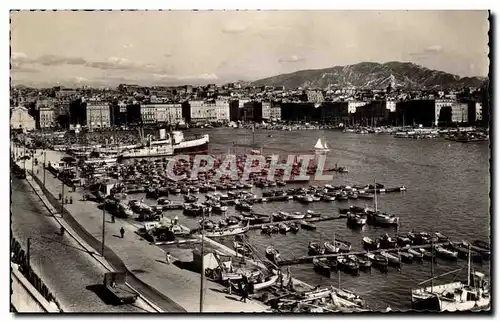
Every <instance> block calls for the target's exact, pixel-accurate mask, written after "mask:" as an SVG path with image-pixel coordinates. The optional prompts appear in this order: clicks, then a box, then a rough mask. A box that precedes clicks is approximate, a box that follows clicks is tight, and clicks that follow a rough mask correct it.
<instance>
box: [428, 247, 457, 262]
mask: <svg viewBox="0 0 500 322" xmlns="http://www.w3.org/2000/svg"><path fill="white" fill-rule="evenodd" d="M434 251H435V252H436V256H439V257H441V258H444V259H457V258H458V252H457V251H452V250H449V249H446V248H444V247H442V246H434Z"/></svg>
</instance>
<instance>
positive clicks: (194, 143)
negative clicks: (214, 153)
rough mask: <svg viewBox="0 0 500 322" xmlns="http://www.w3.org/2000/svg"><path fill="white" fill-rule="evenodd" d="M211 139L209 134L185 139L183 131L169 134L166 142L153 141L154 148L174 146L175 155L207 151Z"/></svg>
mask: <svg viewBox="0 0 500 322" xmlns="http://www.w3.org/2000/svg"><path fill="white" fill-rule="evenodd" d="M209 141H210V137H209V135H208V134H204V135H202V136H195V137H192V138H185V137H184V133H183V132H181V131H173V132H172V133H171V135H170V134H168V138H167V139H165V140H159V141H152V142H151V145H152V146H158V145H160V146H164V145H172V148H173V152H174V154H180V153H187V152H196V151H207V150H208V143H209Z"/></svg>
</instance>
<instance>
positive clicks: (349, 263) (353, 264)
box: [337, 256, 359, 273]
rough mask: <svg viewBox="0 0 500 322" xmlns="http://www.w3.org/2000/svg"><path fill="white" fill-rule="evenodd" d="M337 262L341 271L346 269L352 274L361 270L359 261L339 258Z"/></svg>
mask: <svg viewBox="0 0 500 322" xmlns="http://www.w3.org/2000/svg"><path fill="white" fill-rule="evenodd" d="M337 262H338V265H339V267H340V268H341V269H344V270H346V271H348V272H351V273H357V272H358V270H359V264H358V262H357V260H353V259H351V258H349V257H346V256H337Z"/></svg>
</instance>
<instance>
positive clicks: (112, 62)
mask: <svg viewBox="0 0 500 322" xmlns="http://www.w3.org/2000/svg"><path fill="white" fill-rule="evenodd" d="M86 66H88V67H92V68H98V69H103V70H117V69H119V70H126V69H134V68H137V67H138V66H137V65H136V64H134V63H132V62H131V61H129V60H128V59H125V58H120V57H109V58H108V59H106V60H104V61H93V62H87V64H86Z"/></svg>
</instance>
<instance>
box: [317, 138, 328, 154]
mask: <svg viewBox="0 0 500 322" xmlns="http://www.w3.org/2000/svg"><path fill="white" fill-rule="evenodd" d="M314 151H315V152H316V153H326V152H328V151H330V149H329V148H328V144H327V142H326V138H324V137H323V139H322V138H319V139H318V141H316V144H315V145H314Z"/></svg>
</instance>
